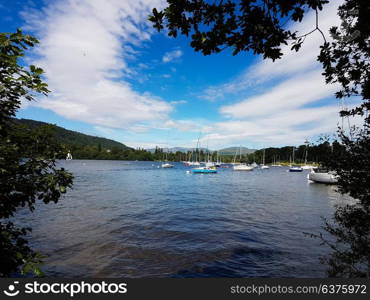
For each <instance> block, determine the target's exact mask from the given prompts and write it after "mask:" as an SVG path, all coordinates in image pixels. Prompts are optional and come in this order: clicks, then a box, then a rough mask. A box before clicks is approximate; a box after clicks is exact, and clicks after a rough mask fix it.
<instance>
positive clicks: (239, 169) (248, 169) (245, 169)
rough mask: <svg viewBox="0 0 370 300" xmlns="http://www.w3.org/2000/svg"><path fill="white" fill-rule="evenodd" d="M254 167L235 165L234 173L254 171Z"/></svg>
mask: <svg viewBox="0 0 370 300" xmlns="http://www.w3.org/2000/svg"><path fill="white" fill-rule="evenodd" d="M253 169H254V168H253V167H252V166H247V165H235V166H233V170H234V171H253Z"/></svg>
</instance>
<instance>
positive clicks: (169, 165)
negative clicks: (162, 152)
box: [162, 164, 173, 169]
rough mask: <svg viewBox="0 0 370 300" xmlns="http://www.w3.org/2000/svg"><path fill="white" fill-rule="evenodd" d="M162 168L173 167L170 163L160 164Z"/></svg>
mask: <svg viewBox="0 0 370 300" xmlns="http://www.w3.org/2000/svg"><path fill="white" fill-rule="evenodd" d="M162 168H165V169H168V168H173V165H171V164H162Z"/></svg>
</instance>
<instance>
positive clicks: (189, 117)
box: [0, 0, 353, 149]
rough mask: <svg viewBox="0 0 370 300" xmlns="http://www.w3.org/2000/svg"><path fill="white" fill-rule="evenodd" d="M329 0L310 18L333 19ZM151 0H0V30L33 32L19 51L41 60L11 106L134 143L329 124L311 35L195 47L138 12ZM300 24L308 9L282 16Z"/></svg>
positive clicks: (264, 139) (264, 136) (266, 134)
mask: <svg viewBox="0 0 370 300" xmlns="http://www.w3.org/2000/svg"><path fill="white" fill-rule="evenodd" d="M340 2H341V1H331V3H330V4H328V5H326V6H325V7H324V10H323V11H322V12H320V14H319V22H320V28H321V29H322V30H323V31H324V32H325V34H326V36H327V37H328V38H330V37H329V34H328V29H329V28H330V27H331V26H333V25H338V24H340V21H339V17H338V16H337V14H336V10H337V6H338V5H339V4H340ZM164 6H165V2H164V1H161V0H135V1H129V0H127V1H123V0H104V1H103V0H49V1H44V0H32V1H31V0H22V1H21V0H0V28H1V31H2V32H3V31H6V32H12V31H15V30H16V29H17V28H22V29H23V31H24V32H26V33H31V34H33V35H35V36H36V37H37V38H38V39H39V40H40V44H39V45H38V46H37V47H36V48H35V49H33V50H32V51H30V52H28V53H27V58H26V63H27V64H36V65H38V66H40V67H42V68H43V69H44V71H45V80H46V82H47V83H48V85H49V89H50V90H51V91H52V92H51V93H50V95H49V96H48V97H41V96H40V97H38V98H37V101H35V102H24V103H23V104H22V107H21V109H20V111H19V112H18V114H17V117H19V118H28V119H34V120H39V121H44V122H49V123H53V124H57V125H59V126H62V127H64V128H67V129H70V130H75V131H79V132H83V133H86V134H91V135H97V136H101V137H106V138H111V139H114V140H117V141H119V142H122V143H124V144H126V145H128V146H131V147H134V148H137V147H141V148H152V147H155V146H159V147H175V146H181V147H195V146H196V143H197V140H198V138H200V141H201V145H202V146H207V145H208V147H209V148H210V149H220V148H225V147H230V146H239V145H242V146H246V147H249V148H257V149H259V148H264V147H270V146H276V147H278V146H285V145H300V144H303V143H304V141H305V140H309V141H311V142H315V141H317V139H318V137H319V136H321V135H324V134H332V133H335V131H336V129H337V125H338V124H341V122H342V120H340V118H339V116H338V111H339V110H340V109H341V105H349V106H351V105H352V104H353V103H351V102H350V101H348V102H346V103H339V101H338V100H337V99H335V97H334V96H333V95H334V92H335V91H336V90H337V89H338V87H336V86H334V85H325V82H324V78H323V76H322V75H321V73H322V67H321V65H320V64H319V63H318V62H316V57H317V55H318V53H319V46H320V45H321V44H322V42H323V39H322V37H321V35H320V34H319V33H318V32H315V33H313V34H311V35H310V36H309V37H307V38H306V40H305V43H304V45H303V47H302V49H301V50H300V51H299V52H298V53H296V52H292V51H290V46H289V45H288V46H287V47H285V48H283V52H284V57H283V59H281V60H277V61H275V62H272V61H269V60H263V59H262V57H261V56H257V55H253V54H252V53H241V54H239V55H237V56H232V55H231V52H230V51H229V50H226V51H224V52H222V53H220V54H215V55H211V56H203V55H202V54H201V53H197V52H195V51H194V50H193V49H192V48H191V47H190V46H189V43H190V40H189V39H187V38H186V37H182V36H180V37H178V38H176V39H174V38H170V37H168V36H167V35H166V33H165V32H161V33H158V32H157V31H156V30H154V29H153V28H152V25H151V24H150V23H149V22H148V21H147V17H148V15H149V13H150V11H151V10H152V8H154V7H156V8H158V9H160V8H162V7H164ZM287 27H288V28H289V29H291V30H296V31H298V32H299V33H307V32H309V31H310V30H311V29H313V28H314V27H315V16H314V15H313V14H308V15H307V16H306V17H305V18H304V20H303V22H302V23H296V24H287Z"/></svg>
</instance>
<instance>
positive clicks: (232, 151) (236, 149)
mask: <svg viewBox="0 0 370 300" xmlns="http://www.w3.org/2000/svg"><path fill="white" fill-rule="evenodd" d="M239 148H240V147H229V148H224V149H220V150H219V154H220V155H235V153H236V152H238V154H239ZM240 149H241V153H242V154H250V153H254V152H256V151H257V150H256V149H249V148H246V147H241V148H240Z"/></svg>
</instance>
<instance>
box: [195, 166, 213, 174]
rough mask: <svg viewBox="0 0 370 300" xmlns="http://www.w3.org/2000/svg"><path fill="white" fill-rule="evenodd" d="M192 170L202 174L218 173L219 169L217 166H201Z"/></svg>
mask: <svg viewBox="0 0 370 300" xmlns="http://www.w3.org/2000/svg"><path fill="white" fill-rule="evenodd" d="M191 171H192V172H193V173H195V174H199V173H202V174H210V173H217V169H216V168H215V167H211V168H208V167H200V168H194V169H192V170H191Z"/></svg>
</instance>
